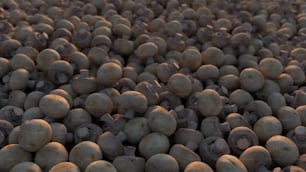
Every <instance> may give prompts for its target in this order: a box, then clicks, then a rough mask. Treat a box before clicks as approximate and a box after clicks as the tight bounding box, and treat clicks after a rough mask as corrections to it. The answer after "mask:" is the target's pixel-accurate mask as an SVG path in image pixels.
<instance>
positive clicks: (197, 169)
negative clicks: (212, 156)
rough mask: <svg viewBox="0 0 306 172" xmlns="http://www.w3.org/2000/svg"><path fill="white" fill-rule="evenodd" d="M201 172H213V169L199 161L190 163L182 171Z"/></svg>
mask: <svg viewBox="0 0 306 172" xmlns="http://www.w3.org/2000/svg"><path fill="white" fill-rule="evenodd" d="M201 171H205V172H213V169H212V168H211V167H210V166H209V165H207V164H206V163H204V162H201V161H194V162H191V163H189V164H188V165H187V166H186V168H185V169H184V172H201Z"/></svg>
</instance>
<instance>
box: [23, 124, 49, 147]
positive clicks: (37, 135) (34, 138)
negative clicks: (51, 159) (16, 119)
mask: <svg viewBox="0 0 306 172" xmlns="http://www.w3.org/2000/svg"><path fill="white" fill-rule="evenodd" d="M37 131H39V132H37ZM51 138H52V128H51V126H50V125H49V124H48V123H47V122H46V121H44V120H42V119H32V120H30V121H25V122H23V123H22V124H21V126H20V134H19V137H18V142H19V145H20V146H21V147H22V148H23V149H24V150H27V151H29V152H36V151H38V150H39V149H40V148H42V147H43V146H44V145H45V144H47V143H48V142H49V141H50V140H51Z"/></svg>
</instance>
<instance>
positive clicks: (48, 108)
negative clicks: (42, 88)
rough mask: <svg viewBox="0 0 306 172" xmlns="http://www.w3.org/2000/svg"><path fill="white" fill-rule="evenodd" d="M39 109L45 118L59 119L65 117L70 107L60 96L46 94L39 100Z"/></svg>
mask: <svg viewBox="0 0 306 172" xmlns="http://www.w3.org/2000/svg"><path fill="white" fill-rule="evenodd" d="M39 108H40V110H41V112H42V113H43V114H45V115H46V116H48V117H50V118H54V119H59V118H63V117H65V116H66V115H67V113H68V111H69V109H70V105H69V103H68V101H67V100H66V99H65V98H64V97H62V96H59V95H55V94H47V95H45V96H43V97H42V98H41V99H40V101H39Z"/></svg>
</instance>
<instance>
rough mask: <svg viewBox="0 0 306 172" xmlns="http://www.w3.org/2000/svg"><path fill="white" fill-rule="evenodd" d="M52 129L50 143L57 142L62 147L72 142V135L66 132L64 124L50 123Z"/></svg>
mask: <svg viewBox="0 0 306 172" xmlns="http://www.w3.org/2000/svg"><path fill="white" fill-rule="evenodd" d="M50 126H51V129H52V138H51V141H52V142H59V143H61V144H63V145H65V144H66V143H71V142H72V138H71V137H72V134H71V133H68V132H67V128H66V126H65V125H64V124H62V123H59V122H52V123H50Z"/></svg>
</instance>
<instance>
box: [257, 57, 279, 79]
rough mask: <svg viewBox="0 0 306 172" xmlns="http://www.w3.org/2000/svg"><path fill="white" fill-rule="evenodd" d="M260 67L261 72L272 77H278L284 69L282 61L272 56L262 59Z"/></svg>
mask: <svg viewBox="0 0 306 172" xmlns="http://www.w3.org/2000/svg"><path fill="white" fill-rule="evenodd" d="M258 67H259V70H260V72H261V73H262V74H263V75H264V76H265V77H267V78H270V79H276V78H277V77H278V76H279V75H280V74H281V73H282V72H283V70H284V68H283V65H282V63H281V62H280V61H279V60H277V59H275V58H272V57H267V58H264V59H262V60H261V61H260V62H259V65H258Z"/></svg>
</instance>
